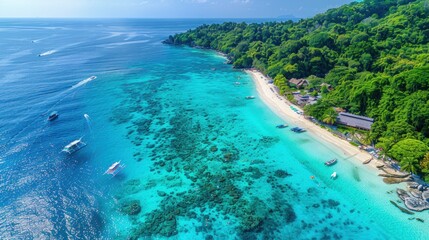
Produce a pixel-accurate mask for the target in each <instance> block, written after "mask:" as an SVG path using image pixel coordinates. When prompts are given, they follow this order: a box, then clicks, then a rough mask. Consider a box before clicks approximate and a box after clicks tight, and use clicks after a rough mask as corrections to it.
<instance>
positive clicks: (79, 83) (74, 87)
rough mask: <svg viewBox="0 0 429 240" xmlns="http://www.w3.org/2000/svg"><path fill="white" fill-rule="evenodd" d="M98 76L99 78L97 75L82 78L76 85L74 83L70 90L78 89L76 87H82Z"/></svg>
mask: <svg viewBox="0 0 429 240" xmlns="http://www.w3.org/2000/svg"><path fill="white" fill-rule="evenodd" d="M96 78H97V77H96V76H91V77H89V78H87V79H84V80H82V81H80V82H78V83H76V84H75V85H73V86H72V87H71V88H70V89H69V90H73V89H76V88H78V87H81V86H83V85H85V84H87V83H89V82H91V81H92V80H94V79H96Z"/></svg>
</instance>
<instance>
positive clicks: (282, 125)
mask: <svg viewBox="0 0 429 240" xmlns="http://www.w3.org/2000/svg"><path fill="white" fill-rule="evenodd" d="M287 127H288V125H287V124H279V125H277V126H276V128H287Z"/></svg>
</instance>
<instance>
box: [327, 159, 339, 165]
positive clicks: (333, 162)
mask: <svg viewBox="0 0 429 240" xmlns="http://www.w3.org/2000/svg"><path fill="white" fill-rule="evenodd" d="M335 163H337V159H336V158H334V159H331V160H329V161H326V162H325V165H326V166H332V165H334V164H335Z"/></svg>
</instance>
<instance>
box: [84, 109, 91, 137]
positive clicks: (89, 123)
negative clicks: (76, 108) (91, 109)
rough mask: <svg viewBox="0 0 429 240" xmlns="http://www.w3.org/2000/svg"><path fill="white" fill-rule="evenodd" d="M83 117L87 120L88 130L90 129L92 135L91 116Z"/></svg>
mask: <svg viewBox="0 0 429 240" xmlns="http://www.w3.org/2000/svg"><path fill="white" fill-rule="evenodd" d="M83 117H84V118H85V119H86V123H87V124H88V129H89V132H91V133H92V127H91V118H90V117H89V115H88V114H86V113H85V114H83Z"/></svg>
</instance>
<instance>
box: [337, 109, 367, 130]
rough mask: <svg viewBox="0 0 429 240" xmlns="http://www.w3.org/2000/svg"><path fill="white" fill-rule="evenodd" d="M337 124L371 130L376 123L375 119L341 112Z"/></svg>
mask: <svg viewBox="0 0 429 240" xmlns="http://www.w3.org/2000/svg"><path fill="white" fill-rule="evenodd" d="M337 123H338V124H342V125H346V126H349V127H354V128H359V129H364V130H370V129H371V125H372V124H373V123H374V119H372V118H369V117H364V116H359V115H355V114H351V113H346V112H340V113H339V114H338V117H337Z"/></svg>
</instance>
